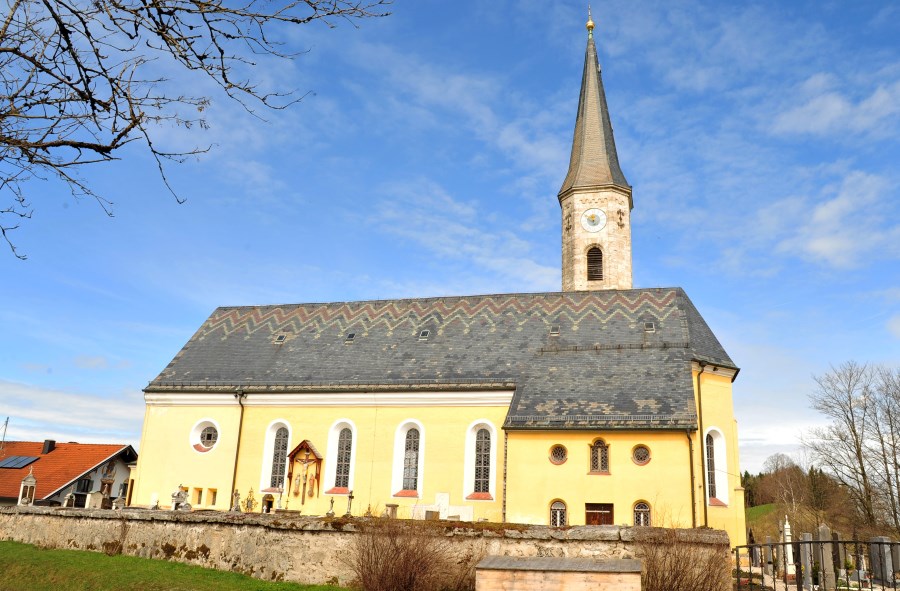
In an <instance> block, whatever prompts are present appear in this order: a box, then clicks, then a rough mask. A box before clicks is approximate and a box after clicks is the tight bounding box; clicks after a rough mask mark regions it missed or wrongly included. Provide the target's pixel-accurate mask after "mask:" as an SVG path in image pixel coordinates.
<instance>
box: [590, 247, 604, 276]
mask: <svg viewBox="0 0 900 591" xmlns="http://www.w3.org/2000/svg"><path fill="white" fill-rule="evenodd" d="M587 278H588V281H601V280H603V251H602V250H600V249H599V248H597V247H596V246H594V247H593V248H591V249H590V250H589V251H588V253H587Z"/></svg>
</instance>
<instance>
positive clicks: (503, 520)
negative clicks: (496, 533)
mask: <svg viewBox="0 0 900 591" xmlns="http://www.w3.org/2000/svg"><path fill="white" fill-rule="evenodd" d="M508 440H509V431H507V430H506V429H504V430H503V502H502V503H501V505H500V522H501V523H506V459H507V454H508V453H509V444H508Z"/></svg>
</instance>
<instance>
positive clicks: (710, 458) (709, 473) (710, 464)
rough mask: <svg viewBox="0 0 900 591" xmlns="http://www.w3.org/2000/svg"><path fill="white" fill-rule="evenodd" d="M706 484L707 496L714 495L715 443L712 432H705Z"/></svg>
mask: <svg viewBox="0 0 900 591" xmlns="http://www.w3.org/2000/svg"><path fill="white" fill-rule="evenodd" d="M706 483H707V484H706V485H707V486H708V487H709V488H708V490H709V496H710V497H711V498H712V497H715V496H716V444H715V440H714V439H713V436H712V433H707V434H706Z"/></svg>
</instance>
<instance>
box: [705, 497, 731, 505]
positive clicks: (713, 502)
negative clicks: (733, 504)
mask: <svg viewBox="0 0 900 591" xmlns="http://www.w3.org/2000/svg"><path fill="white" fill-rule="evenodd" d="M709 506H710V507H727V506H728V503H723V502H722V501H720V500H719V499H717V498H716V497H710V498H709Z"/></svg>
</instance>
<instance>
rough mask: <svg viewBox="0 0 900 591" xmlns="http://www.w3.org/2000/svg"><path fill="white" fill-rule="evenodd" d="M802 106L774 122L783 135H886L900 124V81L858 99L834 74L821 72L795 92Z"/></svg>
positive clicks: (875, 89)
mask: <svg viewBox="0 0 900 591" xmlns="http://www.w3.org/2000/svg"><path fill="white" fill-rule="evenodd" d="M789 96H795V97H797V99H798V100H799V101H801V103H800V104H798V105H789V106H788V107H787V108H786V110H785V111H783V112H781V113H780V114H778V115H777V116H776V117H775V118H774V120H773V122H772V131H773V132H775V133H779V134H789V133H795V134H810V135H817V136H827V135H835V136H837V135H841V134H848V133H849V134H854V135H856V134H868V133H877V134H879V135H885V134H890V133H892V130H895V129H896V128H897V127H898V123H900V80H897V81H894V82H892V83H887V84H879V85H878V86H876V87H875V88H874V89H871V90H870V91H869V92H868V94H866V95H864V96H862V97H859V98H858V99H854V97H852V96H849V95H848V93H846V92H842V91H841V89H840V88H839V82H838V80H837V78H836V77H835V76H834V75H833V74H828V73H817V74H814V75H813V76H811V77H809V78H808V79H807V80H805V81H804V82H803V83H802V84H801V85H800V87H799V88H798V89H797V90H796V92H794V93H790V94H789Z"/></svg>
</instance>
